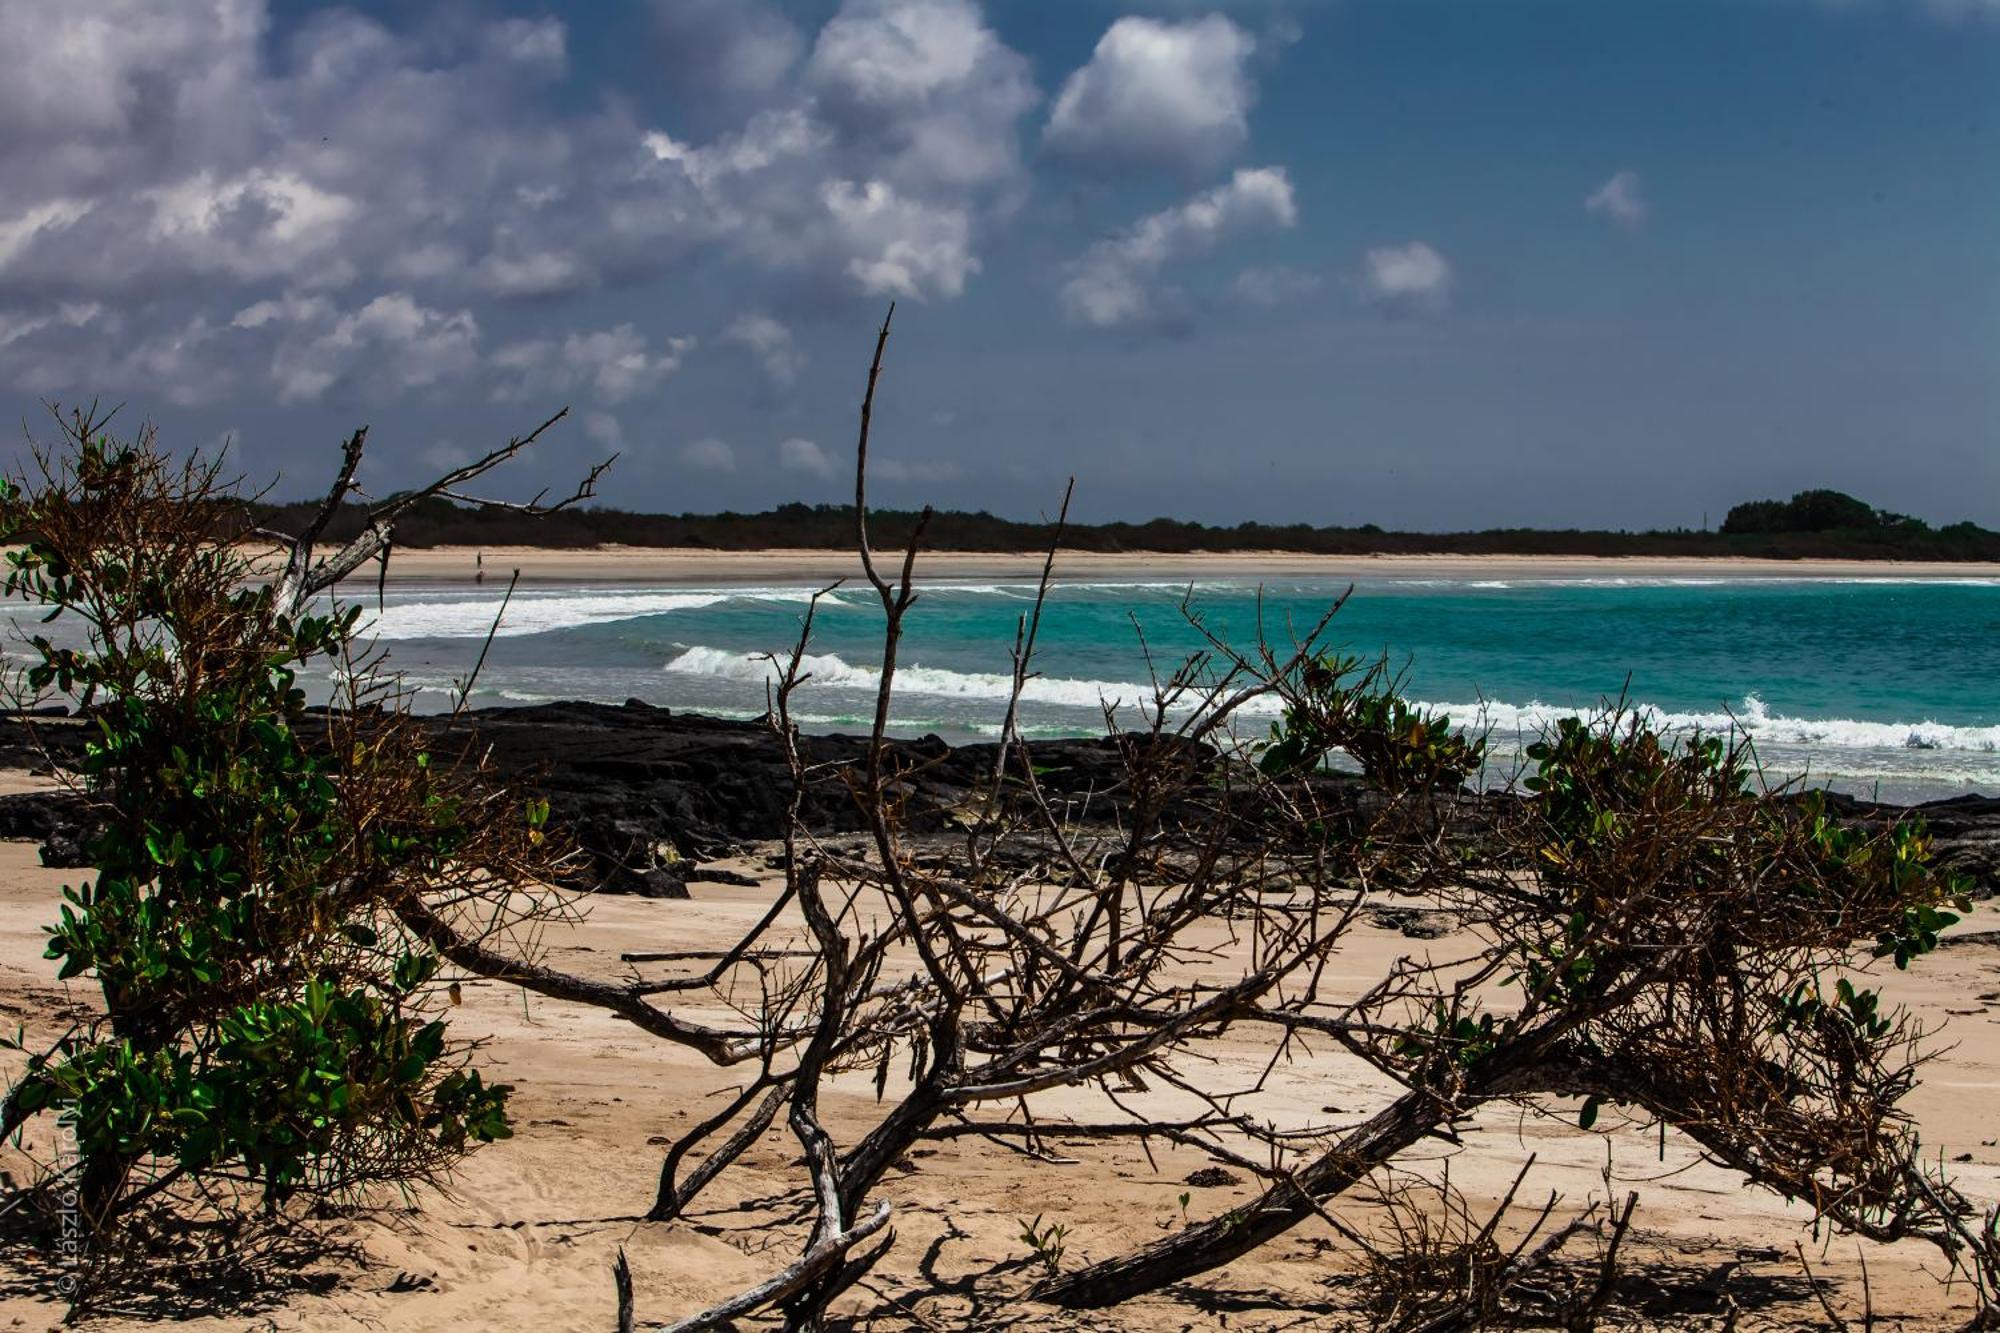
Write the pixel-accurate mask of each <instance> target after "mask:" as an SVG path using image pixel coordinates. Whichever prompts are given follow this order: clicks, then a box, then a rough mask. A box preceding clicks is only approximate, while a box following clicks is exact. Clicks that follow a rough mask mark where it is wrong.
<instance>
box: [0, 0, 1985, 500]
mask: <svg viewBox="0 0 2000 1333" xmlns="http://www.w3.org/2000/svg"><path fill="white" fill-rule="evenodd" d="M0 50H5V51H7V52H8V53H9V57H10V58H9V61H8V66H9V77H8V78H7V79H6V80H5V81H4V82H0V408H4V409H7V410H8V411H11V412H12V414H13V416H14V417H15V419H17V420H18V421H19V422H21V423H22V425H21V427H20V428H19V430H18V431H14V430H12V429H10V432H9V434H10V439H9V440H8V441H7V442H6V443H5V444H0V453H4V452H6V451H13V452H15V453H18V451H19V448H20V442H21V441H22V440H24V439H26V438H28V437H31V436H32V437H35V438H43V437H46V436H47V435H48V434H49V433H50V432H49V430H48V428H47V415H46V411H47V405H48V404H50V403H63V404H68V403H74V402H77V401H87V400H90V399H97V400H100V401H103V402H106V403H121V404H123V407H122V409H121V416H120V418H119V421H120V423H121V425H123V426H126V427H133V426H136V425H137V424H139V423H140V422H141V421H145V420H150V421H153V422H155V423H157V424H158V426H159V429H160V433H161V439H162V440H163V441H165V442H166V443H168V444H169V445H171V446H174V447H176V448H188V449H191V448H213V447H215V446H217V445H219V444H221V443H222V442H224V441H227V442H228V443H229V446H230V448H231V450H232V453H233V457H234V459H235V462H236V465H237V466H238V467H239V468H240V469H241V470H242V471H243V473H244V474H245V475H246V476H247V477H248V478H250V479H251V480H252V481H254V482H255V483H257V484H259V485H265V484H269V485H272V486H274V487H275V492H276V493H277V494H280V495H284V496H301V495H305V494H309V493H317V492H318V491H320V490H322V489H323V488H324V486H325V484H326V481H327V480H328V479H329V477H330V475H331V472H330V469H331V467H332V465H333V464H334V462H335V461H336V459H337V455H338V448H339V442H340V440H341V438H342V437H343V436H344V435H345V434H346V433H347V432H348V431H350V430H351V429H353V428H354V427H356V426H359V425H362V424H366V425H368V426H369V427H370V429H371V434H370V437H369V438H370V449H369V453H368V461H367V463H366V465H365V467H364V471H363V481H364V483H365V484H366V485H367V486H368V488H369V490H370V491H371V493H374V494H382V493H386V492H388V491H391V490H394V489H396V488H398V487H402V486H408V485H412V484H416V483H418V482H420V481H423V480H425V479H427V478H428V477H429V476H430V475H431V474H433V473H435V472H436V471H438V470H439V469H443V468H447V467H450V466H452V465H454V464H456V463H458V462H460V461H463V460H465V459H467V458H469V457H471V456H473V455H474V454H476V453H478V452H483V451H484V450H485V449H487V448H490V447H492V446H493V445H494V444H497V443H499V442H501V441H504V440H505V439H506V438H507V437H508V436H509V435H511V434H514V433H517V432H521V431H525V430H526V429H528V428H530V427H532V426H533V425H534V424H536V423H537V422H539V421H540V420H541V419H542V418H544V417H545V416H547V415H549V414H550V413H552V412H553V411H555V410H556V409H557V408H560V407H565V406H566V407H568V408H569V409H570V416H569V417H568V419H566V420H565V421H563V422H562V423H560V424H559V425H558V426H557V427H556V428H555V429H554V430H553V431H552V432H551V434H550V435H549V436H548V437H547V438H546V439H545V440H544V441H543V442H542V443H541V444H538V445H537V446H536V448H535V450H534V451H533V456H532V457H531V458H529V459H527V460H526V461H525V462H524V463H523V464H521V465H520V466H518V467H517V468H516V469H514V471H513V473H512V474H511V475H510V476H509V477H508V478H507V479H506V480H505V481H504V482H502V483H498V484H497V486H496V493H498V494H502V495H509V496H519V495H521V494H526V493H530V492H532V491H534V490H536V489H539V488H540V487H541V486H543V485H554V486H557V487H560V486H561V485H563V483H564V482H565V481H567V480H572V479H574V477H575V476H576V475H577V474H579V473H580V472H581V470H582V469H583V468H585V467H586V466H587V465H588V464H589V463H590V462H591V461H593V460H595V459H597V458H599V457H602V456H604V455H606V454H609V453H611V452H614V451H616V452H618V453H619V455H620V457H619V460H618V462H617V464H616V465H615V467H614V468H613V470H612V472H611V474H610V475H609V477H608V478H607V480H606V482H605V484H604V486H603V488H602V492H601V494H602V498H603V502H604V503H608V504H613V505H617V506H619V507H623V508H631V509H643V510H665V511H672V512H685V511H712V510H720V509H737V510H760V509H764V508H767V507H769V506H771V505H774V504H777V503H781V502H784V501H789V500H806V501H832V500H839V499H840V498H842V496H843V494H850V495H851V485H852V483H851V468H852V456H853V447H854V430H855V410H856V407H857V405H858V402H859V397H860V391H861V387H862V380H863V375H864V372H865V370H866V366H867V360H868V354H869V351H870V349H871V346H872V339H873V333H874V329H875V326H876V324H877V323H878V322H879V321H880V319H881V317H882V314H883V312H884V311H885V309H886V308H887V307H888V305H889V303H890V302H891V301H892V300H893V301H895V302H896V303H897V305H896V317H895V331H894V335H893V337H892V339H891V344H890V349H889V355H888V369H887V371H886V373H885V375H884V378H883V382H882V388H881V398H880V402H879V406H878V413H877V419H876V434H875V438H874V445H873V450H872V456H873V459H874V466H873V468H872V481H871V498H872V499H873V500H874V501H875V502H876V503H879V504H883V505H898V506H901V505H915V504H919V503H924V502H930V503H935V504H937V505H939V506H941V507H952V508H977V509H987V510H991V511H993V512H996V513H1000V514H1004V515H1007V516H1010V517H1015V518H1025V519H1033V518H1037V517H1039V516H1042V515H1044V514H1047V513H1048V512H1050V510H1051V509H1052V508H1053V506H1054V504H1055V503H1056V502H1057V501H1058V500H1059V498H1060V495H1061V492H1062V486H1063V481H1064V479H1065V478H1066V477H1068V476H1070V475H1074V476H1075V477H1076V479H1077V500H1076V504H1075V510H1074V512H1075V514H1076V516H1077V517H1080V518H1082V519H1085V520H1108V519H1133V520H1143V519H1146V518H1150V517H1153V516H1156V515H1172V516H1175V517H1180V518H1191V519H1198V520H1202V521H1205V522H1212V523H1234V522H1238V521H1241V520H1244V519H1257V520H1261V521H1265V522H1278V523H1296V522H1307V523H1313V524H1361V523H1371V522H1372V523H1379V524H1381V525H1383V526H1386V527H1399V528H1419V529H1431V530H1450V529H1464V528H1483V527H1494V526H1512V525H1531V526H1550V527H1569V526H1577V527H1632V528H1639V527H1674V526H1687V527H1695V526H1698V525H1700V524H1701V523H1702V522H1703V521H1704V520H1706V521H1708V522H1710V523H1716V522H1719V521H1720V520H1721V517H1722V515H1723V513H1724V512H1725V511H1726V510H1727V509H1728V507H1729V506H1730V505H1731V504H1733V503H1735V502H1737V501H1740V500H1744V499H1749V498H1757V497H1763V496H1773V495H1776V496H1783V495H1789V494H1791V493H1792V492H1794V491H1797V490H1800V489H1804V488H1807V487H1813V486H1832V487H1837V488H1839V489H1842V490H1847V491H1850V492H1853V493H1855V494H1858V495H1860V496H1862V497H1863V498H1865V499H1868V500H1870V501H1872V502H1873V503H1876V504H1878V505H1882V506H1885V507H1887V508H1891V509H1895V510H1898V511H1903V512H1909V513H1914V514H1918V515H1920V516H1923V517H1926V518H1929V519H1931V520H1933V521H1936V522H1951V521H1955V520H1958V519H1964V518H1970V519H1973V520H1975V521H1978V522H1981V523H1984V524H1986V525H1988V526H1994V527H2000V373H1996V372H2000V0H1293V2H1291V3H1286V2H1285V0H1211V3H1207V4H1202V3H1194V2H1192V0H1185V2H1184V0H1163V2H1160V3H1151V4H1147V3H1137V2H1136V0H1133V2H1116V0H798V2H797V3H779V0H650V3H645V2H640V0H631V2H629V3H626V2H614V0H603V2H602V3H592V4H570V5H558V4H552V3H528V2H525V0H440V2H439V3H362V4H353V5H320V4H305V3H295V2H294V0H178V2H173V3H169V2H167V0H62V3H55V2H54V0H0Z"/></svg>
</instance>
